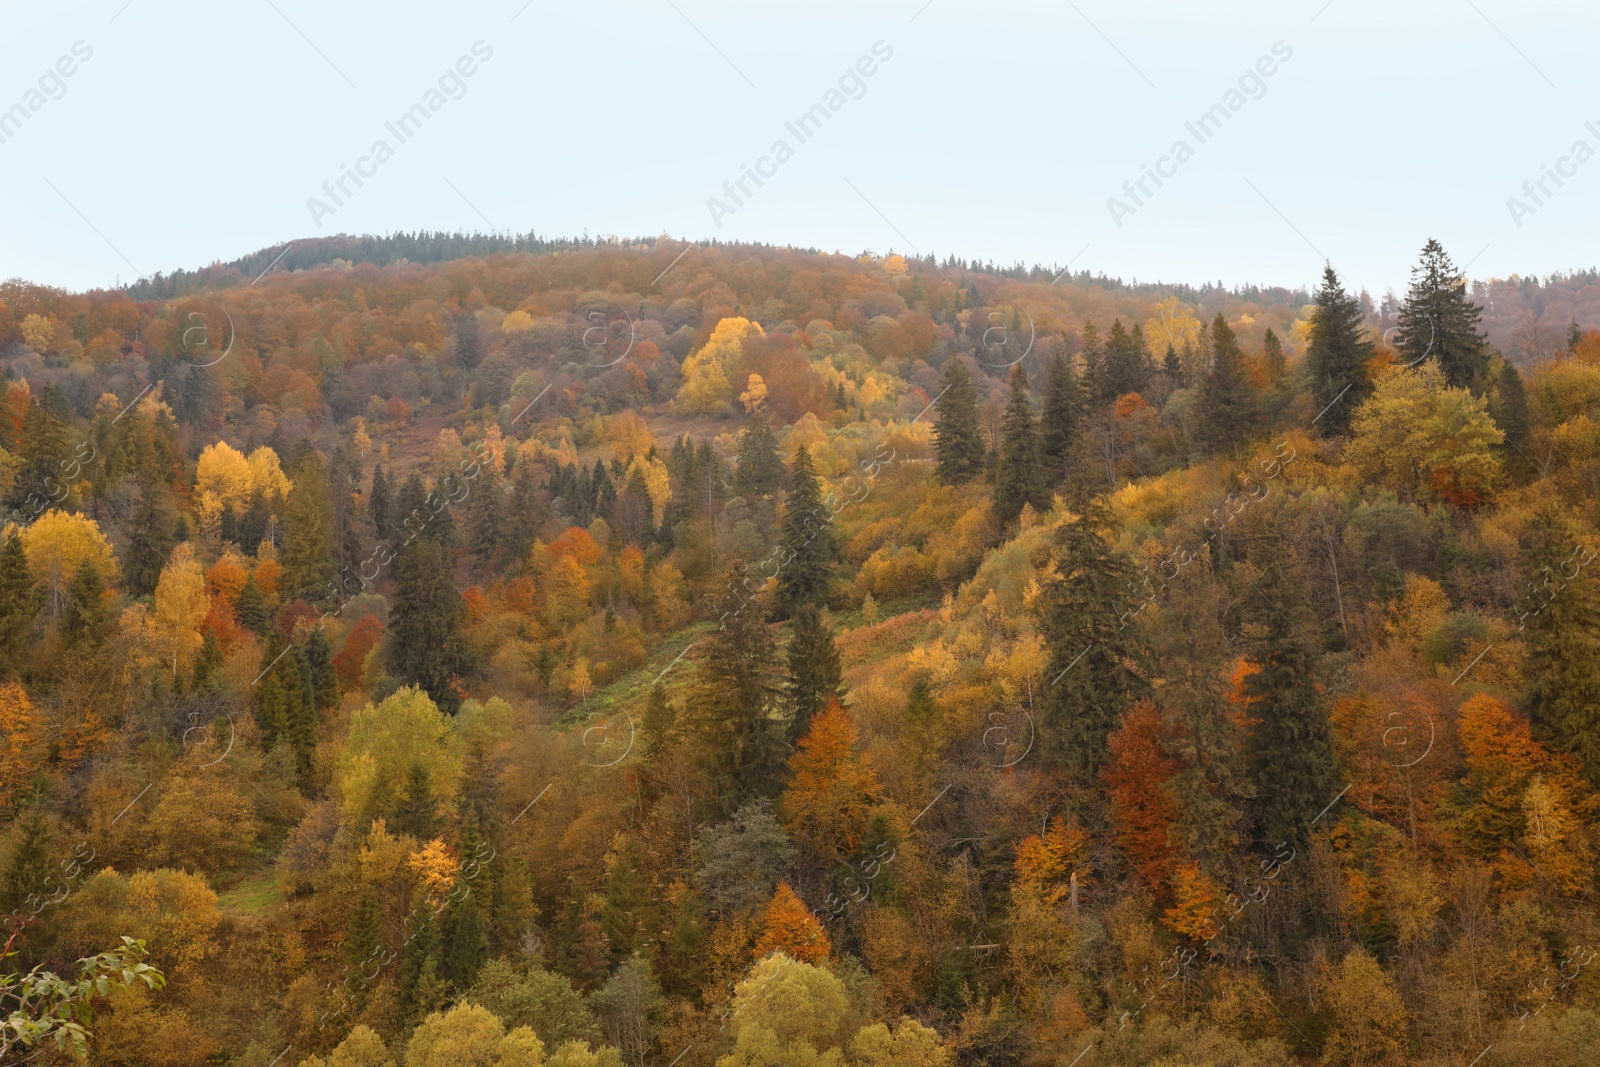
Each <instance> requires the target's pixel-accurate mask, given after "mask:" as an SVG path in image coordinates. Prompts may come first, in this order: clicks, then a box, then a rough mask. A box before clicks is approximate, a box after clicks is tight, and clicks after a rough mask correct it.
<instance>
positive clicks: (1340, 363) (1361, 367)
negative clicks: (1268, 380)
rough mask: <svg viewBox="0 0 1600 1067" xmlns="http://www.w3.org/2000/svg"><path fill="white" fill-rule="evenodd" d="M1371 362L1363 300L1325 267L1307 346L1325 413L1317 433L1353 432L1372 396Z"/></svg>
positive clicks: (1315, 392)
mask: <svg viewBox="0 0 1600 1067" xmlns="http://www.w3.org/2000/svg"><path fill="white" fill-rule="evenodd" d="M1274 340H1276V338H1274ZM1279 355H1280V356H1281V355H1282V349H1281V348H1280V349H1279ZM1370 358H1372V343H1371V342H1370V341H1368V340H1367V339H1366V337H1365V335H1364V330H1363V328H1362V315H1361V304H1360V302H1359V301H1358V300H1356V298H1355V297H1353V296H1350V295H1349V294H1347V293H1346V292H1345V291H1344V286H1343V285H1341V284H1340V283H1339V275H1338V274H1336V273H1334V270H1333V267H1332V265H1331V264H1330V265H1328V266H1325V267H1323V269H1322V287H1321V288H1320V289H1318V290H1317V297H1316V310H1314V311H1313V312H1312V313H1311V336H1310V339H1309V340H1308V341H1307V343H1306V373H1307V375H1308V376H1309V377H1310V379H1311V399H1312V402H1313V403H1315V404H1316V405H1317V410H1318V411H1319V412H1321V414H1320V415H1319V416H1318V417H1317V431H1318V432H1319V433H1321V434H1322V436H1324V437H1342V436H1346V435H1348V434H1349V433H1350V416H1351V415H1352V414H1353V413H1354V412H1355V410H1356V408H1357V407H1359V406H1360V405H1361V402H1362V401H1364V400H1366V398H1367V396H1368V395H1369V394H1371V392H1372V385H1371V383H1370V382H1368V381H1367V360H1368V359H1370Z"/></svg>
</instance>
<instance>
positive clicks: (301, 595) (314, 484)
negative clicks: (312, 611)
mask: <svg viewBox="0 0 1600 1067" xmlns="http://www.w3.org/2000/svg"><path fill="white" fill-rule="evenodd" d="M290 479H291V480H292V481H293V483H294V486H293V488H291V489H290V490H289V501H288V504H287V505H286V506H285V508H284V548H283V589H284V599H285V600H300V599H304V600H309V601H311V602H312V603H323V602H324V601H326V600H327V599H328V596H329V588H330V586H331V585H332V583H333V579H334V577H335V570H334V564H333V509H332V504H331V501H330V499H329V496H328V472H327V471H326V469H324V467H323V464H322V457H320V456H318V455H317V454H316V453H315V452H312V451H309V450H308V451H307V452H306V454H305V456H304V457H303V458H302V459H301V461H300V462H299V463H297V464H296V465H295V467H294V471H293V473H292V474H291V475H290Z"/></svg>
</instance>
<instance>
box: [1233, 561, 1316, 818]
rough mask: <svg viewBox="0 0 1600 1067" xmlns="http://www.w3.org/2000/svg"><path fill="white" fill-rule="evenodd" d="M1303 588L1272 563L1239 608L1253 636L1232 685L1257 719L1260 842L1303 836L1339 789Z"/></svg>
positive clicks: (1254, 754) (1254, 747) (1254, 762)
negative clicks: (1239, 678) (1243, 668)
mask: <svg viewBox="0 0 1600 1067" xmlns="http://www.w3.org/2000/svg"><path fill="white" fill-rule="evenodd" d="M1266 590H1270V591H1271V592H1270V595H1269V594H1268V593H1267V592H1266ZM1302 590H1303V582H1302V580H1301V579H1300V578H1299V575H1298V574H1297V573H1296V572H1295V571H1294V570H1293V569H1292V568H1291V567H1290V566H1288V565H1285V564H1282V563H1279V562H1277V561H1273V562H1272V563H1270V564H1269V565H1268V567H1267V569H1266V573H1265V574H1264V576H1263V578H1262V581H1261V583H1260V586H1259V588H1258V595H1257V597H1256V598H1255V599H1254V600H1253V601H1252V602H1251V603H1249V604H1248V605H1247V606H1246V611H1245V621H1246V623H1247V625H1248V626H1250V627H1251V628H1252V629H1254V631H1255V632H1256V634H1257V635H1258V636H1256V637H1255V639H1254V640H1253V642H1252V645H1251V647H1250V650H1249V652H1248V654H1247V657H1246V658H1247V661H1248V663H1249V664H1250V667H1251V668H1252V670H1251V671H1250V673H1247V674H1246V676H1245V679H1244V681H1243V683H1242V684H1241V685H1240V687H1239V691H1240V696H1241V698H1242V700H1243V702H1244V704H1245V707H1246V709H1247V712H1248V714H1249V716H1250V717H1251V718H1252V719H1254V720H1257V722H1256V725H1255V726H1253V727H1252V728H1251V733H1250V746H1251V752H1250V763H1251V771H1252V774H1253V777H1254V778H1255V785H1256V799H1257V805H1258V808H1259V813H1260V817H1261V827H1262V832H1263V841H1264V842H1265V843H1267V844H1276V843H1278V842H1282V841H1303V840H1305V837H1306V835H1307V834H1308V833H1310V831H1311V821H1312V820H1313V819H1315V818H1316V817H1317V814H1318V813H1319V812H1321V811H1322V810H1323V809H1324V808H1325V807H1326V806H1327V805H1328V803H1329V802H1330V801H1331V800H1332V799H1333V797H1334V794H1335V793H1337V792H1338V789H1337V786H1336V784H1335V781H1334V760H1333V748H1332V743H1331V740H1330V727H1329V724H1328V708H1327V702H1326V701H1325V700H1324V699H1323V696H1322V693H1321V690H1320V689H1319V687H1318V685H1317V678H1316V675H1315V668H1316V658H1317V650H1316V646H1315V645H1314V644H1313V643H1312V640H1311V639H1310V637H1309V636H1307V635H1308V634H1310V633H1312V632H1314V628H1315V625H1316V620H1315V619H1314V618H1312V617H1311V613H1310V610H1309V608H1307V607H1306V604H1305V597H1304V594H1303V591H1302Z"/></svg>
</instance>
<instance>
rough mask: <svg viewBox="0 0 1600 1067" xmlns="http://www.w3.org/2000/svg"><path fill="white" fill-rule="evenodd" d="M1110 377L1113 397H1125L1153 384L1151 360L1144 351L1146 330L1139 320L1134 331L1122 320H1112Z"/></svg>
mask: <svg viewBox="0 0 1600 1067" xmlns="http://www.w3.org/2000/svg"><path fill="white" fill-rule="evenodd" d="M1106 377H1107V378H1108V379H1109V385H1110V389H1111V393H1112V395H1113V396H1125V395H1127V394H1128V393H1137V392H1141V391H1143V390H1144V389H1146V388H1147V387H1148V386H1149V384H1150V361H1149V357H1147V356H1146V355H1145V351H1144V331H1143V330H1142V329H1141V327H1140V326H1139V324H1138V323H1135V324H1134V326H1133V329H1132V330H1131V331H1130V330H1128V329H1127V328H1126V327H1124V326H1123V325H1122V320H1121V319H1120V318H1119V319H1115V320H1113V321H1112V323H1111V332H1110V333H1108V334H1107V335H1106Z"/></svg>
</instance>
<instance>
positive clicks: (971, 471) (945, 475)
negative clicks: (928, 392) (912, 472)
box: [933, 356, 986, 485]
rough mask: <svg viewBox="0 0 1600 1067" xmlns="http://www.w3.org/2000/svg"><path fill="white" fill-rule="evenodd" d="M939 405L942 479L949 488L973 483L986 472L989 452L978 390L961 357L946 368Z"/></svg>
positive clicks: (936, 446)
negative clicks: (983, 428) (984, 433)
mask: <svg viewBox="0 0 1600 1067" xmlns="http://www.w3.org/2000/svg"><path fill="white" fill-rule="evenodd" d="M936 406H937V407H938V409H939V421H938V422H936V423H934V426H933V444H934V450H935V452H936V453H937V454H938V457H939V478H940V480H941V481H943V482H944V483H945V484H946V485H961V484H962V483H964V482H970V481H972V479H974V478H976V477H977V476H978V475H980V474H982V473H983V457H984V453H985V451H986V449H985V448H984V443H983V431H982V429H981V428H980V426H979V424H978V389H977V386H975V385H974V384H973V381H972V374H971V373H970V372H969V371H968V370H967V365H966V363H965V362H963V361H962V360H961V358H960V357H959V356H951V357H950V359H949V360H948V361H946V363H945V365H944V388H943V391H942V392H941V393H940V394H939V398H938V401H937V403H936Z"/></svg>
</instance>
